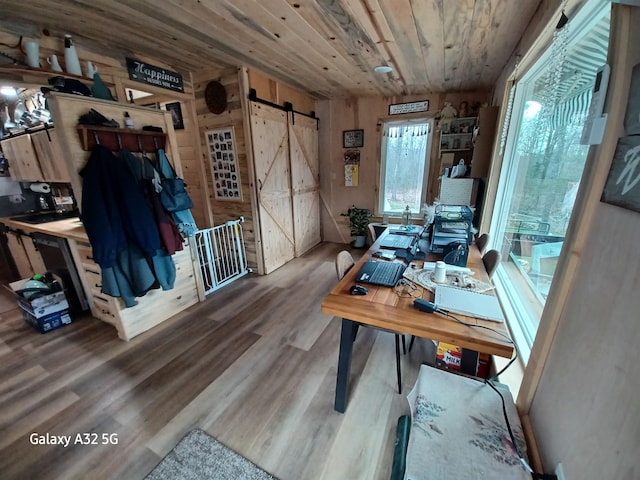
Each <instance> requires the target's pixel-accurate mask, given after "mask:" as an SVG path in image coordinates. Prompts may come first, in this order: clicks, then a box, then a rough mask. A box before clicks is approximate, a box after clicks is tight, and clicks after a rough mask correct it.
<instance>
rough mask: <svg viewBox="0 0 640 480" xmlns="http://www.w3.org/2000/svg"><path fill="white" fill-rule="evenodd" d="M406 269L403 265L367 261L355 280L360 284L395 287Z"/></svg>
mask: <svg viewBox="0 0 640 480" xmlns="http://www.w3.org/2000/svg"><path fill="white" fill-rule="evenodd" d="M406 268H407V267H406V265H405V264H403V263H398V262H378V261H376V260H368V261H367V263H365V264H364V265H363V266H362V269H361V270H360V272H359V273H358V276H357V277H356V279H355V280H356V282H360V283H370V284H372V285H382V286H383V287H395V286H396V284H397V283H398V281H399V280H400V279H401V278H402V274H403V273H404V271H405V270H406Z"/></svg>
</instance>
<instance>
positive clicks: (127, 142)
mask: <svg viewBox="0 0 640 480" xmlns="http://www.w3.org/2000/svg"><path fill="white" fill-rule="evenodd" d="M78 134H79V135H80V143H81V145H82V149H83V150H85V151H90V150H92V149H93V147H95V146H96V145H102V146H103V147H106V148H108V149H109V150H111V151H112V152H117V151H118V150H121V149H123V148H125V149H127V150H129V151H130V152H149V151H156V150H158V149H159V148H162V149H165V147H166V144H167V134H166V133H163V132H154V131H148V130H132V129H130V128H109V127H96V126H92V125H78Z"/></svg>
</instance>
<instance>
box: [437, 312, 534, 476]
mask: <svg viewBox="0 0 640 480" xmlns="http://www.w3.org/2000/svg"><path fill="white" fill-rule="evenodd" d="M437 311H438V313H441V314H442V315H444V316H445V317H449V318H451V319H453V320H455V321H456V322H458V323H460V324H461V325H465V326H467V327H473V328H482V329H484V330H489V331H491V332H493V333H495V334H497V335H499V336H501V337H503V338H505V339H506V340H507V341H508V342H509V343H510V344H511V345H513V346H514V347H515V344H514V343H513V340H511V338H510V337H509V336H508V335H505V334H504V333H502V332H499V331H497V330H496V329H494V328H491V327H487V326H486V325H479V324H475V323H468V322H464V321H462V320H460V319H459V318H457V317H456V316H455V315H451V313H449V312H448V311H446V310H441V309H438V310H437ZM514 352H515V355H514V356H513V358H512V359H511V360H509V363H507V365H506V366H505V367H504V368H503V369H502V370H500V371H499V372H498V373H496V374H495V375H493V376H492V377H491V378H488V379H485V380H484V383H486V384H487V385H489V386H490V387H491V388H492V389H493V391H495V392H496V393H497V394H498V396H499V397H500V401H501V402H502V414H503V415H504V421H505V423H506V425H507V432H509V438H510V439H511V444H512V445H513V448H514V450H515V452H516V455H518V459H519V460H520V463H521V464H522V467H523V468H524V469H525V470H527V471H528V472H529V473H531V474H533V473H534V471H533V469H532V468H531V466H530V465H529V463H528V462H527V460H526V458H524V455H523V454H522V452H521V451H520V448H519V447H518V442H516V437H515V435H514V434H513V430H512V429H511V423H510V422H509V416H508V415H507V405H506V402H505V400H504V396H503V395H502V393H501V392H500V391H499V390H498V389H497V388H496V386H495V385H494V383H493V382H494V381H495V379H496V378H497V377H499V376H500V375H502V374H503V373H504V372H505V371H506V370H507V368H509V367H510V366H511V365H513V363H514V362H515V361H516V359H517V358H518V351H517V350H516V349H515V348H514Z"/></svg>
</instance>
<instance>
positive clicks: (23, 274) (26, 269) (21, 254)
mask: <svg viewBox="0 0 640 480" xmlns="http://www.w3.org/2000/svg"><path fill="white" fill-rule="evenodd" d="M6 237H7V247H8V248H9V251H10V252H11V257H12V258H13V261H14V263H15V264H16V269H17V270H18V274H19V275H20V278H21V279H24V278H31V277H32V276H33V275H34V274H35V273H37V272H34V269H33V267H32V265H31V261H30V260H29V256H28V255H27V252H26V250H25V245H26V244H27V243H31V238H29V237H26V236H23V235H20V236H18V235H17V234H15V233H12V232H7V235H6ZM41 273H42V272H41Z"/></svg>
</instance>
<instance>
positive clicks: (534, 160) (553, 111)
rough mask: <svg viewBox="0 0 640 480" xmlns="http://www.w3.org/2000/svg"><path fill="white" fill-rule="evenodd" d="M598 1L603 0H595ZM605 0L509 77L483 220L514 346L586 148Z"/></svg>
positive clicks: (533, 309)
mask: <svg viewBox="0 0 640 480" xmlns="http://www.w3.org/2000/svg"><path fill="white" fill-rule="evenodd" d="M603 4H604V7H603ZM608 7H609V5H608V2H603V1H601V0H598V1H592V2H591V3H590V4H588V5H587V7H585V8H584V9H583V10H582V11H581V12H580V14H579V15H578V16H577V17H576V18H575V21H573V22H571V23H569V24H568V25H567V27H565V28H566V29H567V30H566V31H565V32H563V33H562V34H560V33H558V32H556V37H555V38H554V41H553V43H552V45H551V47H550V48H549V51H548V52H546V54H544V55H543V56H542V57H541V58H540V59H539V60H538V61H537V62H536V64H535V65H534V66H533V67H532V68H531V69H530V70H529V71H528V72H527V73H526V75H524V76H523V77H522V79H520V80H518V81H517V82H516V84H515V96H514V97H513V112H512V115H511V118H512V122H511V125H510V126H509V130H508V133H507V138H506V145H505V153H504V160H503V167H502V171H501V173H500V180H499V184H498V192H497V197H496V205H495V209H494V212H495V213H494V215H493V218H492V224H491V228H490V232H491V238H492V239H493V242H492V246H493V248H496V249H498V250H499V251H500V252H501V253H502V262H501V264H500V267H499V268H498V270H497V272H496V273H497V274H496V275H495V276H494V279H495V282H496V286H497V289H498V293H499V294H501V296H502V299H503V300H505V299H506V300H508V305H509V306H508V307H507V309H512V311H513V314H514V316H515V318H517V322H516V323H517V325H514V322H512V324H511V327H512V330H514V334H515V336H516V338H518V337H520V338H521V339H523V340H525V344H526V345H523V344H522V342H519V345H518V346H519V350H520V351H521V353H522V354H523V356H524V357H525V358H527V357H528V350H529V349H530V347H531V344H532V343H533V339H534V337H535V334H536V331H537V328H538V324H539V321H540V316H541V314H542V309H543V307H544V304H545V301H546V298H547V295H548V293H549V289H550V288H551V285H552V281H553V278H554V273H555V267H556V263H557V260H558V257H559V255H560V252H561V249H562V246H563V241H564V236H565V233H566V230H567V225H568V223H569V218H570V217H571V213H572V211H573V204H574V202H575V199H576V193H577V191H578V187H579V186H580V180H581V177H582V172H583V170H584V165H585V161H586V157H587V152H588V150H589V146H588V145H582V144H581V143H580V139H581V136H582V130H583V126H584V123H585V120H586V114H587V112H588V109H589V103H590V100H591V92H592V89H593V85H594V80H595V75H596V71H597V69H598V68H599V67H600V66H602V65H603V64H604V63H605V62H606V58H607V47H608V37H609V8H608Z"/></svg>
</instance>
